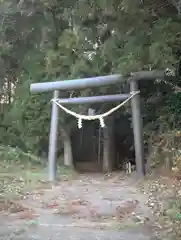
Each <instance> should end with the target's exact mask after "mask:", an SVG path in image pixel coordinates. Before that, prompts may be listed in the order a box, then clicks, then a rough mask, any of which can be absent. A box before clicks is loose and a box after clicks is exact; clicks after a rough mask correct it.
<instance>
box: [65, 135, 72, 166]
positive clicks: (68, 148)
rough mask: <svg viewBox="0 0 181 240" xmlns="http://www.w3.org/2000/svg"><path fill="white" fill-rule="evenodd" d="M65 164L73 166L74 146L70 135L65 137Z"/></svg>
mask: <svg viewBox="0 0 181 240" xmlns="http://www.w3.org/2000/svg"><path fill="white" fill-rule="evenodd" d="M64 165H65V166H69V167H72V166H73V157H72V146H71V140H70V137H68V138H67V137H66V138H64Z"/></svg>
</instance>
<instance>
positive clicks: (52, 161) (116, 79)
mask: <svg viewBox="0 0 181 240" xmlns="http://www.w3.org/2000/svg"><path fill="white" fill-rule="evenodd" d="M173 76H175V73H173V71H172V70H169V69H167V70H154V71H140V72H135V73H131V74H130V76H127V78H128V80H127V81H128V83H129V84H130V93H128V94H115V95H104V96H93V97H78V98H63V99H59V92H60V91H61V90H73V89H85V88H90V87H100V86H105V85H113V84H116V83H120V82H121V81H123V79H125V77H124V76H122V75H120V74H116V75H109V76H101V77H92V78H84V79H74V80H62V81H55V82H44V83H33V84H31V86H30V92H31V93H42V92H49V91H54V94H53V101H52V113H51V124H50V136H49V154H48V169H49V180H50V181H54V180H55V178H56V157H57V133H58V116H59V107H58V105H59V106H60V107H61V108H63V109H64V110H66V108H65V107H63V106H62V105H61V104H64V105H65V104H85V103H98V102H111V101H124V102H126V101H128V100H130V101H131V108H132V122H133V133H134V145H135V158H136V171H137V173H138V175H139V176H140V177H143V176H144V175H145V161H144V150H143V149H144V148H143V126H142V117H141V114H140V95H139V89H138V81H140V80H155V79H161V80H167V79H168V78H170V77H172V78H173ZM121 105H123V104H120V106H121ZM120 106H119V107H120ZM103 115H104V114H103ZM74 116H76V115H74ZM87 117H88V116H87ZM102 117H104V116H100V117H97V118H98V119H99V120H100V123H101V124H102V126H103V125H104V123H103V122H101V121H102V119H103V118H102ZM97 118H94V116H92V119H90V118H89V119H88V120H94V119H97ZM83 119H84V118H83ZM79 120H80V121H79V127H81V120H82V119H81V118H80V119H79Z"/></svg>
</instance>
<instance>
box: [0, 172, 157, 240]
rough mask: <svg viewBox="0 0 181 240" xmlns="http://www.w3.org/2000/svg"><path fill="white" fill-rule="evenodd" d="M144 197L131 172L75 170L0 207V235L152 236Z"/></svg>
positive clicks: (150, 239)
mask: <svg viewBox="0 0 181 240" xmlns="http://www.w3.org/2000/svg"><path fill="white" fill-rule="evenodd" d="M147 201H148V196H147V195H146V194H143V193H141V192H139V191H138V189H137V188H136V186H135V181H134V179H133V178H131V177H126V176H123V175H119V176H109V177H105V175H101V174H92V175H91V174H90V175H80V176H79V178H78V179H76V180H71V181H65V182H61V183H58V184H56V186H53V187H52V188H50V189H46V190H37V191H34V192H32V193H29V194H27V196H26V198H25V199H24V200H22V201H19V202H18V203H14V207H13V208H11V213H7V212H1V214H0V239H2V240H12V239H14V240H21V239H22V240H25V239H26V240H30V239H31V240H35V239H36V240H40V239H42V240H50V239H52V240H58V239H72V240H78V239H79V240H91V239H105V240H109V239H110V240H111V239H114V240H116V239H119V240H121V239H128V240H132V239H134V240H142V239H143V240H155V239H156V238H155V237H154V236H153V231H152V228H151V223H152V222H153V221H154V219H153V216H152V214H151V211H150V209H149V208H148V206H147V205H146V202H147ZM20 206H21V207H20ZM18 209H19V210H18ZM20 210H21V211H20Z"/></svg>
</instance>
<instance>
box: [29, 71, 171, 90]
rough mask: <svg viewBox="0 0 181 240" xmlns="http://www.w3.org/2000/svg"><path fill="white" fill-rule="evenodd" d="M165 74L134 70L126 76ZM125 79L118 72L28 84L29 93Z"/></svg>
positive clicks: (143, 77) (138, 77) (159, 76)
mask: <svg viewBox="0 0 181 240" xmlns="http://www.w3.org/2000/svg"><path fill="white" fill-rule="evenodd" d="M166 77H167V76H166V74H165V71H164V70H154V71H140V72H135V73H132V74H130V75H129V76H127V78H128V79H133V80H136V81H137V80H138V81H139V80H154V79H165V78H166ZM124 79H125V77H124V76H122V75H120V74H115V75H108V76H101V77H91V78H83V79H73V80H62V81H55V82H44V83H33V84H31V85H30V92H31V93H42V92H49V91H55V90H73V89H85V88H90V87H99V86H105V85H113V84H116V83H119V82H122V81H123V80H124Z"/></svg>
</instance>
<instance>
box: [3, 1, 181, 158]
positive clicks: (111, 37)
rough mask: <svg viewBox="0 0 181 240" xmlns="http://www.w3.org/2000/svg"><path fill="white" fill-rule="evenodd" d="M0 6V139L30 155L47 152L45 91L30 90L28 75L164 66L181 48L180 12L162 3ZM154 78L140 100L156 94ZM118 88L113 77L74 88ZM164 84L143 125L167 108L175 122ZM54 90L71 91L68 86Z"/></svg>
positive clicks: (65, 122)
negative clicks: (33, 92) (98, 85)
mask: <svg viewBox="0 0 181 240" xmlns="http://www.w3.org/2000/svg"><path fill="white" fill-rule="evenodd" d="M0 7H1V9H4V10H3V11H1V12H0V19H1V21H2V25H1V28H0V36H1V42H0V87H1V86H4V88H3V94H2V95H1V99H3V101H4V102H2V103H1V105H2V108H1V109H2V110H1V116H2V121H1V124H0V143H1V144H4V145H11V146H18V147H19V148H21V149H22V150H23V151H26V152H33V153H34V154H36V155H41V154H43V152H47V148H48V136H49V123H50V104H49V101H50V100H51V97H52V95H51V93H50V94H41V95H31V94H30V93H29V86H30V84H31V83H32V82H43V81H52V80H55V79H57V78H59V79H71V78H78V77H89V76H92V75H105V74H109V73H119V72H121V73H123V74H127V73H128V72H131V71H138V70H142V69H150V68H152V69H154V68H165V67H170V66H172V65H175V63H176V62H177V61H178V56H179V54H180V53H179V50H180V42H181V31H180V19H179V17H178V16H177V12H176V11H175V12H174V11H173V12H172V13H170V10H169V9H168V8H167V7H165V8H164V11H161V10H159V9H156V10H157V11H155V9H150V6H149V4H148V5H147V4H146V3H145V4H144V5H142V4H141V3H140V1H129V0H124V1H123V0H120V1H117V0H111V1H106V0H99V1H89V2H87V1H78V0H77V1H73V0H69V1H64V0H62V1H56V0H55V1H47V0H39V1H36V2H34V1H32V2H31V1H28V2H26V1H20V3H19V4H16V3H15V2H14V1H12V0H7V1H1V3H0ZM152 10H153V11H152ZM154 11H155V12H154ZM153 12H154V14H153ZM1 62H2V64H1ZM2 66H3V67H2ZM4 70H5V71H4ZM9 83H12V84H14V86H15V90H12V89H10V85H9ZM149 84H150V85H149ZM160 86H161V85H159V84H157V85H154V86H153V84H151V83H148V85H147V86H146V87H144V89H143V91H142V92H144V97H145V100H147V96H152V95H153V94H155V92H157V93H158V94H161V95H162V94H163V93H164V91H165V90H164V89H163V88H162V87H160ZM121 88H122V86H121V84H119V85H117V86H114V87H113V86H112V87H101V88H99V89H93V90H92V89H86V90H85V91H74V92H73V94H74V96H90V95H94V94H108V93H113V92H119V91H120V90H121ZM171 92H172V89H171V88H170V89H169V91H167V92H166V96H165V99H166V102H164V103H162V104H160V105H159V109H157V110H156V107H157V106H158V105H157V103H156V104H152V106H151V109H152V111H151V112H149V113H148V112H147V116H149V117H148V118H146V119H147V120H146V121H145V123H144V124H145V125H147V124H150V123H151V121H152V122H155V121H156V120H159V119H160V117H162V116H164V117H165V116H166V115H169V116H170V115H171V114H172V115H173V116H174V118H175V121H176V122H178V124H179V118H180V114H181V113H180V110H179V109H180V105H179V104H180V102H181V101H180V98H178V96H175V95H170V93H171ZM61 94H62V97H65V96H66V97H69V96H70V92H64V93H61ZM169 95H170V96H169ZM176 99H177V100H176ZM175 103H176V104H177V106H176V108H175ZM164 105H166V106H165V107H164V108H163V106H164ZM110 106H111V105H110ZM147 106H148V104H145V106H144V107H145V108H147ZM88 107H89V106H86V107H84V106H83V107H80V106H75V107H74V108H73V110H75V111H77V112H85V111H86V109H87V108H88ZM102 107H105V105H104V106H101V109H102ZM160 110H162V111H160ZM160 112H161V114H162V116H161V114H160ZM158 113H159V114H158ZM60 120H61V121H60V123H61V127H63V128H64V129H71V128H72V127H74V125H75V120H74V119H72V118H71V117H69V116H67V115H66V114H63V113H61V119H60ZM164 121H166V120H164ZM158 123H159V121H158ZM160 124H161V123H160ZM151 125H153V124H151ZM151 129H152V126H151ZM148 135H149V134H148ZM60 149H61V142H60Z"/></svg>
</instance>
